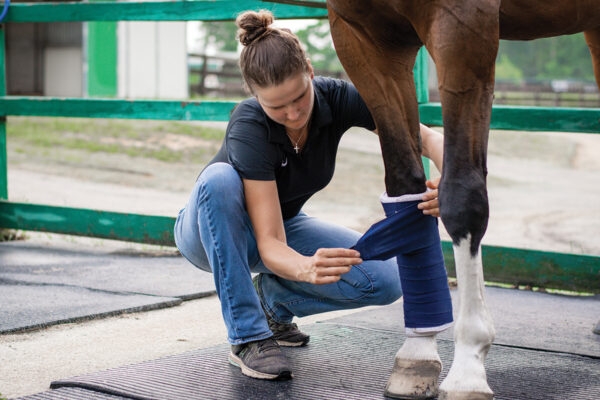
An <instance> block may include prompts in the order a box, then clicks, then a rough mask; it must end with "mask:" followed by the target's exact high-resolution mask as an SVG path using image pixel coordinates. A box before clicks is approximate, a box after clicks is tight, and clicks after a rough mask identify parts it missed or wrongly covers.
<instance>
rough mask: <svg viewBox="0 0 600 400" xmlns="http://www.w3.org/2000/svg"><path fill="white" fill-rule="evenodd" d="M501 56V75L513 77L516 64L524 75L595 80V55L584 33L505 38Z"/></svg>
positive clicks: (501, 44)
mask: <svg viewBox="0 0 600 400" xmlns="http://www.w3.org/2000/svg"><path fill="white" fill-rule="evenodd" d="M498 60H499V62H500V65H501V66H503V68H504V69H500V71H499V72H500V75H498V76H499V77H501V78H507V79H508V78H511V76H510V75H514V74H515V72H516V71H515V69H513V68H512V66H514V67H515V68H516V69H517V70H520V71H521V74H522V78H524V79H536V80H550V79H577V80H586V81H594V72H593V68H592V59H591V55H590V51H589V49H588V47H587V44H586V42H585V39H584V37H583V33H578V34H576V35H567V36H559V37H553V38H547V39H539V40H534V41H528V42H516V41H504V40H503V41H501V42H500V49H499V50H498ZM511 64H512V66H511ZM504 73H506V75H507V76H503V75H502V74H504Z"/></svg>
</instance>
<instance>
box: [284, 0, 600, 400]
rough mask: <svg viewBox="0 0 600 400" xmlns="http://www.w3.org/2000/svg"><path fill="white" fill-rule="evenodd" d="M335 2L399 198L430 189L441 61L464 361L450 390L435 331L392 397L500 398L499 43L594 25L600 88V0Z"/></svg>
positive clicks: (335, 17) (404, 366)
mask: <svg viewBox="0 0 600 400" xmlns="http://www.w3.org/2000/svg"><path fill="white" fill-rule="evenodd" d="M276 1H277V0H276ZM280 1H282V0H280ZM282 2H288V3H289V2H290V1H289V0H287V1H286V0H283V1H282ZM292 3H293V1H292ZM295 3H302V2H300V1H297V2H295ZM327 9H328V16H329V21H330V27H331V35H332V38H333V42H334V45H335V48H336V51H337V54H338V57H339V59H340V61H341V63H342V65H343V66H344V69H345V70H346V72H347V74H348V76H349V78H350V79H351V80H352V82H353V83H354V85H355V86H356V88H357V89H358V91H359V93H360V94H361V96H362V97H363V99H364V101H365V102H366V104H367V106H368V108H369V110H370V111H371V113H372V115H373V118H374V120H375V123H376V126H377V131H378V134H379V139H380V144H381V149H382V155H383V161H384V167H385V187H386V191H387V194H388V195H389V196H400V195H404V194H414V193H422V192H424V191H425V190H426V186H425V174H424V171H423V166H422V163H421V157H420V154H421V143H420V138H419V113H418V104H417V98H416V91H415V83H414V80H413V74H412V71H413V66H414V63H415V58H416V55H417V52H418V50H419V49H420V48H421V47H422V46H425V47H426V48H427V50H428V52H429V54H430V55H431V57H432V58H433V60H434V61H435V64H436V67H437V75H438V82H439V91H440V98H441V103H442V114H443V125H444V161H443V171H442V178H441V183H440V186H439V202H440V211H441V219H442V222H443V223H444V225H445V227H446V230H447V231H448V233H449V235H450V237H451V238H452V243H453V250H454V254H455V261H456V275H457V279H458V292H459V299H460V304H459V308H458V316H457V319H456V322H455V328H454V339H455V352H454V360H453V362H452V366H451V368H450V370H449V373H448V375H447V377H446V379H444V381H443V382H442V383H441V385H440V386H439V388H438V386H437V381H438V378H439V372H440V370H441V364H440V361H439V356H438V354H437V347H436V345H435V338H434V337H430V338H415V339H414V340H409V339H411V338H407V340H406V341H405V342H404V344H403V346H402V348H401V349H400V351H399V352H398V354H397V355H396V358H395V363H394V368H393V370H392V374H391V376H390V378H389V380H388V383H387V386H386V395H388V396H391V397H397V398H409V399H418V398H428V397H432V396H435V395H436V394H437V393H438V391H439V398H441V399H461V400H462V399H492V398H493V392H492V390H491V389H490V387H489V385H488V383H487V377H486V372H485V368H484V359H485V356H486V355H487V352H488V349H489V348H490V346H491V344H492V342H493V339H494V335H495V331H494V327H493V323H492V319H491V317H490V314H489V312H488V310H487V308H486V304H485V299H484V281H483V268H482V261H481V240H482V237H483V235H484V233H485V231H486V227H487V222H488V215H489V206H488V198H487V189H486V176H487V167H486V155H487V143H488V133H489V125H490V116H491V109H492V100H493V96H494V63H495V59H496V55H497V51H498V45H499V39H510V40H532V39H537V38H543V37H550V36H559V35H566V34H573V33H578V32H584V33H585V39H586V41H587V43H588V46H589V48H590V51H591V55H592V61H593V64H594V74H595V78H596V81H597V82H598V85H599V86H600V0H580V1H576V2H573V1H568V0H557V1H553V2H548V1H542V0H463V1H456V0H435V1H423V0H327Z"/></svg>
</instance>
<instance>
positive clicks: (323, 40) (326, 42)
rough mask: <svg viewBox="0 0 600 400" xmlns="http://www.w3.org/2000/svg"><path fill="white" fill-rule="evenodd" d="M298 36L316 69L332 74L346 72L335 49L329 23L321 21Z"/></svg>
mask: <svg viewBox="0 0 600 400" xmlns="http://www.w3.org/2000/svg"><path fill="white" fill-rule="evenodd" d="M296 35H298V38H299V39H300V42H301V43H303V44H304V45H305V46H306V52H307V53H308V56H309V57H310V60H311V63H312V65H313V67H314V68H315V69H317V70H326V71H332V72H341V71H343V70H344V69H343V68H342V64H341V63H340V60H339V59H338V58H337V54H336V52H335V48H334V47H333V41H332V40H331V33H330V32H329V21H327V20H319V21H317V22H316V23H314V24H312V25H308V26H307V27H306V28H304V29H301V30H299V31H298V32H296Z"/></svg>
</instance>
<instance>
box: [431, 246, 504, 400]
mask: <svg viewBox="0 0 600 400" xmlns="http://www.w3.org/2000/svg"><path fill="white" fill-rule="evenodd" d="M470 247H471V237H470V236H468V237H467V238H466V239H463V240H461V241H460V243H459V245H458V246H454V259H455V263H456V278H457V280H458V295H459V306H458V318H457V320H456V324H455V326H454V346H455V348H454V360H453V362H452V367H450V371H449V372H448V376H447V377H446V379H444V382H442V384H441V385H440V397H439V398H440V399H451V400H463V399H485V400H489V399H493V397H494V394H493V392H492V390H491V389H490V387H489V385H488V384H487V379H486V374H485V367H484V365H483V362H484V360H485V356H486V355H487V352H488V350H489V348H490V346H491V344H492V342H493V340H494V336H495V332H494V325H493V322H492V318H491V316H490V314H489V312H488V310H487V307H486V305H485V299H484V282H483V266H482V263H481V247H479V249H478V250H477V254H475V256H474V257H473V256H471V252H470V250H469V249H470Z"/></svg>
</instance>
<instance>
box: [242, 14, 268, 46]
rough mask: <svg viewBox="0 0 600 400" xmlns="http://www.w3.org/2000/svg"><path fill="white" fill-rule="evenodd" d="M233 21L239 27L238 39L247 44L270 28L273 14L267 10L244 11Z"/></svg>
mask: <svg viewBox="0 0 600 400" xmlns="http://www.w3.org/2000/svg"><path fill="white" fill-rule="evenodd" d="M235 23H236V25H237V26H238V28H239V29H238V31H237V36H238V39H239V40H240V42H241V43H242V44H243V45H244V46H248V45H250V44H251V43H252V42H254V41H255V40H256V39H257V38H259V37H261V36H263V34H265V33H266V32H267V31H268V30H270V29H271V28H269V25H271V24H272V23H273V14H272V13H271V11H269V10H260V11H258V12H256V11H245V12H243V13H241V14H240V15H238V17H237V18H236V20H235Z"/></svg>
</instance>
